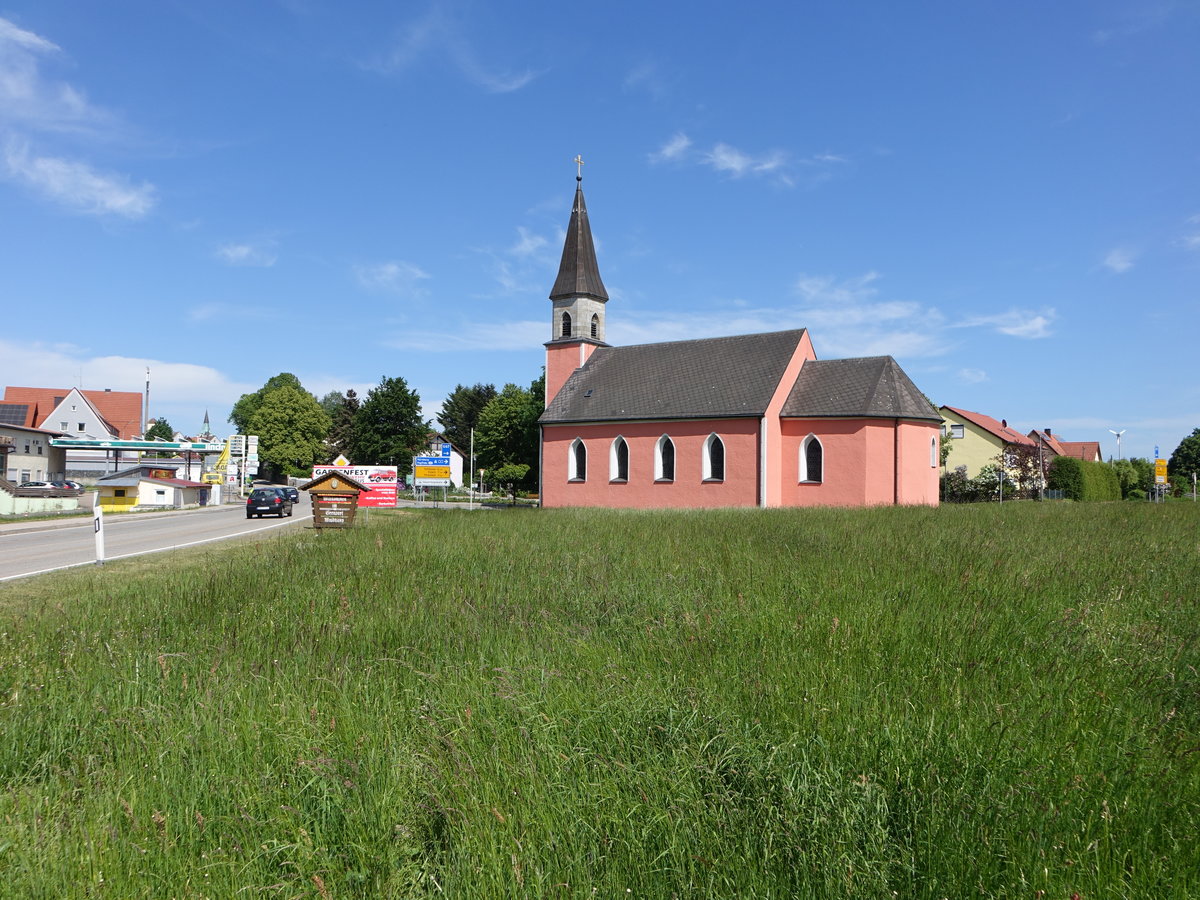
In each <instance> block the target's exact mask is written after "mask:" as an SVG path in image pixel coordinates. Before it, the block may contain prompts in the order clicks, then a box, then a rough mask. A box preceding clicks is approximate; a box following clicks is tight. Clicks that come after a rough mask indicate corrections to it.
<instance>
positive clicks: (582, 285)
mask: <svg viewBox="0 0 1200 900" xmlns="http://www.w3.org/2000/svg"><path fill="white" fill-rule="evenodd" d="M575 181H576V185H575V204H574V205H573V206H572V207H571V221H570V223H569V224H568V225H567V239H566V241H565V242H564V243H563V252H562V261H561V262H560V263H559V264H558V278H556V279H555V280H554V287H553V288H552V289H551V290H550V299H551V300H565V299H567V298H568V297H575V296H584V297H591V298H593V299H595V300H599V301H601V302H607V300H608V291H606V290H605V289H604V282H603V281H601V280H600V267H599V266H598V265H597V264H596V247H595V245H594V244H593V243H592V226H591V225H590V224H589V223H588V212H587V203H586V202H585V201H584V199H583V184H582V181H583V178H582V176H578V175H577V176H576V177H575Z"/></svg>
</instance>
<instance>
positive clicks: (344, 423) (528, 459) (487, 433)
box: [229, 372, 546, 491]
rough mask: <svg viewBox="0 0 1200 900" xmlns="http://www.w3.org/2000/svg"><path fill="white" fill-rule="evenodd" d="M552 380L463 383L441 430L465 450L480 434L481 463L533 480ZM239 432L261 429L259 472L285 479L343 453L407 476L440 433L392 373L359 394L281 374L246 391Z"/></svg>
mask: <svg viewBox="0 0 1200 900" xmlns="http://www.w3.org/2000/svg"><path fill="white" fill-rule="evenodd" d="M545 384H546V382H545V376H544V375H542V376H539V377H538V378H537V379H536V380H534V382H533V383H532V384H530V386H529V387H528V388H523V387H521V386H519V385H516V384H506V385H505V386H504V387H503V389H501V390H499V391H497V390H496V386H495V385H494V384H475V385H471V386H467V385H462V384H460V385H457V386H456V387H455V389H454V390H453V391H452V392H451V393H450V395H449V396H448V397H447V398H446V399H445V401H443V403H442V408H441V410H440V411H439V412H438V414H437V420H438V423H439V424H440V426H441V427H440V433H441V434H443V435H444V436H445V437H446V438H447V439H448V440H449V441H450V443H452V444H453V445H454V446H455V447H456V448H458V449H459V451H461V452H462V453H463V454H464V456H467V455H468V454H469V453H470V448H471V434H472V431H474V437H475V468H476V469H481V468H482V469H486V470H487V473H488V474H487V480H488V481H489V482H491V483H498V484H504V485H512V490H514V491H516V490H518V489H521V488H528V487H532V486H533V481H534V480H536V475H537V458H538V443H539V439H540V437H539V429H538V424H537V420H538V417H539V416H541V414H542V412H543V410H544V409H545V392H546V390H545ZM229 421H230V422H232V423H233V425H234V427H235V428H236V430H237V433H238V434H256V435H258V456H259V471H260V472H261V473H263V474H264V476H265V477H268V478H272V479H278V478H286V477H288V476H292V477H306V476H307V475H308V474H309V473H310V472H311V471H312V467H313V466H314V465H321V464H327V463H329V462H332V461H333V460H334V459H336V458H337V457H338V456H339V455H343V456H345V457H346V458H347V459H349V460H350V461H351V462H352V463H353V464H355V465H364V466H367V465H389V466H390V465H394V466H396V467H397V474H398V475H399V476H400V477H401V478H404V477H406V476H408V475H410V474H411V472H412V458H413V457H414V456H419V455H421V454H422V453H424V452H425V451H426V450H427V449H428V447H429V445H430V440H431V438H432V437H433V436H434V434H435V433H436V432H437V431H438V430H439V429H435V428H434V427H433V424H432V422H431V421H430V420H428V419H426V418H424V417H423V416H422V415H421V398H420V396H419V395H418V394H417V392H416V391H415V390H413V389H411V388H410V387H409V386H408V383H407V382H406V381H405V380H404V379H403V378H399V377H388V376H384V377H383V378H382V379H381V380H380V382H379V384H378V385H376V386H375V387H373V388H371V390H370V391H368V392H367V396H366V397H365V398H363V399H360V398H359V396H358V393H357V392H356V391H355V390H354V389H352V388H351V389H348V390H346V391H345V392H342V391H330V392H329V393H327V394H326V395H325V396H324V397H321V398H320V399H318V398H317V397H316V395H314V394H312V393H311V392H309V391H308V390H306V389H305V387H304V385H302V384H301V383H300V379H299V378H297V377H296V376H295V375H293V374H292V373H290V372H281V373H280V374H278V375H276V376H274V377H273V378H270V379H268V380H267V382H266V384H264V385H263V386H262V387H261V388H259V389H258V390H257V391H255V392H253V393H250V394H243V395H242V396H241V397H240V398H239V399H238V401H237V403H235V404H234V405H233V410H232V411H231V412H230V414H229Z"/></svg>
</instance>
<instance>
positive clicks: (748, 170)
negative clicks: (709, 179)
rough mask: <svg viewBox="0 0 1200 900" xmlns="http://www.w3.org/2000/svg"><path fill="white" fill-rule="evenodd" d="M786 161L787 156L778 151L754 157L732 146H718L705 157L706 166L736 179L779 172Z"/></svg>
mask: <svg viewBox="0 0 1200 900" xmlns="http://www.w3.org/2000/svg"><path fill="white" fill-rule="evenodd" d="M786 161H787V157H786V155H785V154H783V153H782V152H780V151H778V150H773V151H771V152H769V153H764V154H761V155H759V156H752V155H750V154H748V153H743V152H742V151H741V150H739V149H738V148H737V147H734V146H732V145H730V144H717V145H716V146H715V147H713V148H712V150H710V151H708V153H706V154H705V155H704V162H705V164H706V165H708V166H710V167H712V168H713V169H715V170H716V171H718V172H724V173H727V174H729V175H732V176H733V177H734V178H741V177H743V176H744V175H768V174H770V173H772V172H778V171H779V169H780V168H781V167H782V166H783V165H784V163H785V162H786Z"/></svg>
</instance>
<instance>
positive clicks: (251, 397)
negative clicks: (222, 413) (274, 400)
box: [229, 372, 316, 434]
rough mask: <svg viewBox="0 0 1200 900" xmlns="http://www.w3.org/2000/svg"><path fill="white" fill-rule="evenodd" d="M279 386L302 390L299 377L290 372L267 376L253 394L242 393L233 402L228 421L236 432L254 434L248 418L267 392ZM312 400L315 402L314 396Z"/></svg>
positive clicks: (255, 410)
mask: <svg viewBox="0 0 1200 900" xmlns="http://www.w3.org/2000/svg"><path fill="white" fill-rule="evenodd" d="M281 387H294V388H296V389H297V390H300V391H303V390H304V385H302V384H301V383H300V379H299V378H297V377H296V376H295V375H293V374H292V373H291V372H280V373H279V374H278V375H275V376H272V377H271V378H268V379H267V383H266V384H264V385H263V386H262V387H260V388H259V389H258V390H257V391H255V392H254V393H253V394H242V396H241V397H239V398H238V401H237V403H235V404H233V410H232V411H231V412H230V413H229V421H230V422H232V423H233V427H234V428H236V429H237V433H238V434H254V432H253V431H250V420H251V419H252V418H253V417H254V413H255V412H257V411H258V408H259V407H260V406H262V402H263V398H264V397H266V396H267V394H269V393H270V392H271V391H273V390H275V389H276V388H281ZM305 393H307V392H305ZM309 396H311V395H309ZM313 402H314V403H315V402H316V399H315V398H314V399H313Z"/></svg>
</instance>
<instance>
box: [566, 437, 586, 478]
mask: <svg viewBox="0 0 1200 900" xmlns="http://www.w3.org/2000/svg"><path fill="white" fill-rule="evenodd" d="M580 449H581V450H583V475H582V476H580V474H579V466H578V457H577V456H576V453H577V452H578V450H580ZM567 480H568V481H587V444H585V443H584V442H583V439H582V438H575V440H573V441H571V445H570V446H569V447H568V448H567Z"/></svg>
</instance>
